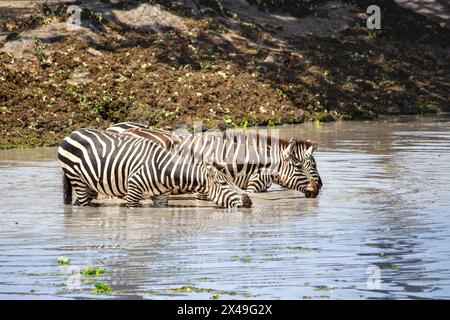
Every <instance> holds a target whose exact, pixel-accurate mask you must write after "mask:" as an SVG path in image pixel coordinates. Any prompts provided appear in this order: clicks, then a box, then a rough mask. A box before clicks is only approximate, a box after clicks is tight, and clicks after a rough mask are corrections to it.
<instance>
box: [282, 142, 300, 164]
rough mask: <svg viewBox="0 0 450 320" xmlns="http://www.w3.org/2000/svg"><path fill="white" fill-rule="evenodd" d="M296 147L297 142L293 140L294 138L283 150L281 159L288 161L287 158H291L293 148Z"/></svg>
mask: <svg viewBox="0 0 450 320" xmlns="http://www.w3.org/2000/svg"><path fill="white" fill-rule="evenodd" d="M296 145H297V140H295V138H291V139H290V140H289V144H288V145H287V147H286V148H285V149H284V150H283V158H284V159H285V160H286V159H289V157H290V156H291V154H292V152H293V151H294V148H295V146H296Z"/></svg>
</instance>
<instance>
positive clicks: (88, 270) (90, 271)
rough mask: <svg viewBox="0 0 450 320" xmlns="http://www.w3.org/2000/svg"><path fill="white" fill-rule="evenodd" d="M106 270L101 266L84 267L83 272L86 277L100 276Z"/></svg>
mask: <svg viewBox="0 0 450 320" xmlns="http://www.w3.org/2000/svg"><path fill="white" fill-rule="evenodd" d="M105 271H106V270H105V269H103V268H100V267H84V269H83V271H82V272H81V274H82V275H83V276H85V277H90V276H99V275H102V274H104V273H105Z"/></svg>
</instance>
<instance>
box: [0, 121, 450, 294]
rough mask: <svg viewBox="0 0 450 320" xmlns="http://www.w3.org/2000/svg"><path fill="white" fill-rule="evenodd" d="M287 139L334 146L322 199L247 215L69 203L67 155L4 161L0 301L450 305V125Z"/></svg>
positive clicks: (22, 155) (270, 199) (401, 125)
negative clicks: (93, 271) (92, 273)
mask: <svg viewBox="0 0 450 320" xmlns="http://www.w3.org/2000/svg"><path fill="white" fill-rule="evenodd" d="M282 133H283V135H285V136H286V137H288V136H290V135H294V134H295V135H296V136H298V135H301V136H304V137H305V138H310V139H315V140H317V141H319V142H320V146H319V149H318V150H317V151H316V154H315V156H316V159H317V162H318V166H319V170H320V174H321V176H322V179H323V182H324V187H323V189H322V192H321V194H320V195H319V197H318V198H316V199H306V198H304V196H303V195H301V194H300V193H298V192H295V191H290V190H285V189H281V188H280V187H277V186H275V187H272V188H271V189H270V191H269V192H266V193H260V194H256V195H255V196H252V199H253V203H254V206H253V207H252V208H250V209H240V210H239V211H237V212H229V211H227V210H226V209H220V208H215V207H214V206H213V205H212V204H211V203H205V202H199V201H195V200H192V199H191V198H190V196H184V195H183V196H177V197H176V198H174V199H173V200H171V202H170V205H171V207H170V208H152V207H150V206H149V205H148V204H147V205H145V206H144V207H143V208H139V209H127V208H124V207H121V206H119V205H118V204H117V203H107V204H104V205H102V206H97V207H88V208H72V207H70V206H64V205H63V204H62V192H61V173H60V169H59V167H58V164H57V162H56V160H55V156H56V149H54V148H51V149H28V150H11V151H0V298H7V299H16V298H26V299H41V298H45V299H48V298H51V299H53V298H55V299H71V298H103V297H113V298H134V299H140V298H152V299H173V298H182V299H183V298H199V299H211V298H212V296H213V295H215V294H218V295H219V298H223V299H225V298H231V299H238V298H249V299H252V298H255V299H256V298H257V299H281V298H283V299H308V298H322V299H343V298H351V299H365V298H372V299H379V298H393V299H405V298H413V299H415V298H446V299H448V298H450V250H449V243H450V209H449V207H450V192H449V181H450V117H448V116H439V117H424V118H399V119H388V120H381V121H377V122H335V123H330V124H324V125H318V126H316V125H314V124H305V125H299V126H285V127H283V128H282ZM59 256H65V257H67V258H69V259H70V265H68V266H59V265H58V262H57V258H58V257H59ZM85 266H99V267H102V268H104V269H105V270H106V272H105V274H103V275H100V276H96V277H84V276H82V275H80V274H79V271H80V270H82V269H83V268H84V267H85ZM97 282H103V283H106V284H108V285H109V286H111V287H112V289H113V290H114V293H113V294H112V295H95V294H93V292H92V289H93V287H94V284H95V283H97Z"/></svg>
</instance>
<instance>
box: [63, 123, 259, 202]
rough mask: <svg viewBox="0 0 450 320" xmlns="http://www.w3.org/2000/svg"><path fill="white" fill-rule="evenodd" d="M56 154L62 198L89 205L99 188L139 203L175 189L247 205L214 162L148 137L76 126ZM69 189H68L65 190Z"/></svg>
mask: <svg viewBox="0 0 450 320" xmlns="http://www.w3.org/2000/svg"><path fill="white" fill-rule="evenodd" d="M58 159H59V162H60V165H61V167H62V169H63V171H64V175H65V178H64V179H65V185H66V186H67V187H68V189H67V192H66V193H65V202H66V203H71V196H70V195H71V189H70V187H73V189H74V191H75V193H76V196H77V199H76V201H75V204H76V205H88V204H89V203H90V202H91V200H92V199H93V198H94V197H95V196H96V195H97V193H100V194H103V195H107V196H111V197H119V198H126V201H127V205H128V206H130V207H135V206H138V204H139V202H140V200H141V199H142V198H143V197H144V195H146V194H148V195H150V197H152V198H153V199H154V200H155V199H156V198H157V197H158V196H162V195H168V194H170V193H172V191H173V190H179V191H181V192H200V193H206V194H208V198H209V199H210V200H212V201H213V202H215V203H216V204H218V205H220V206H223V207H240V206H245V207H250V206H251V201H250V199H249V197H248V196H247V195H246V194H245V193H244V192H243V191H242V190H241V189H239V188H238V187H237V186H236V185H234V184H233V183H232V182H231V181H230V180H229V179H228V178H227V177H226V176H225V175H224V174H223V173H221V172H219V171H218V170H217V169H215V168H214V166H212V165H205V164H203V163H194V161H192V159H190V158H189V157H181V156H180V155H178V154H175V153H171V152H169V151H167V150H166V149H164V148H163V147H161V146H160V145H158V144H157V143H154V142H152V141H150V140H149V139H144V138H138V137H130V136H126V135H117V134H114V133H109V132H105V131H99V130H94V129H80V130H77V131H74V132H72V133H71V134H70V135H69V136H68V137H66V138H65V139H64V140H63V141H62V143H61V145H60V147H59V149H58ZM69 193H70V195H69Z"/></svg>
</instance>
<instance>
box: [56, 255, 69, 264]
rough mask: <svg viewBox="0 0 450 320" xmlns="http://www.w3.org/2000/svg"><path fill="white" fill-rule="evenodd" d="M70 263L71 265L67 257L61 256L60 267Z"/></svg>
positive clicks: (59, 259)
mask: <svg viewBox="0 0 450 320" xmlns="http://www.w3.org/2000/svg"><path fill="white" fill-rule="evenodd" d="M69 263H70V260H69V259H68V258H66V257H63V256H61V257H59V258H58V264H59V265H66V264H69Z"/></svg>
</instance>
